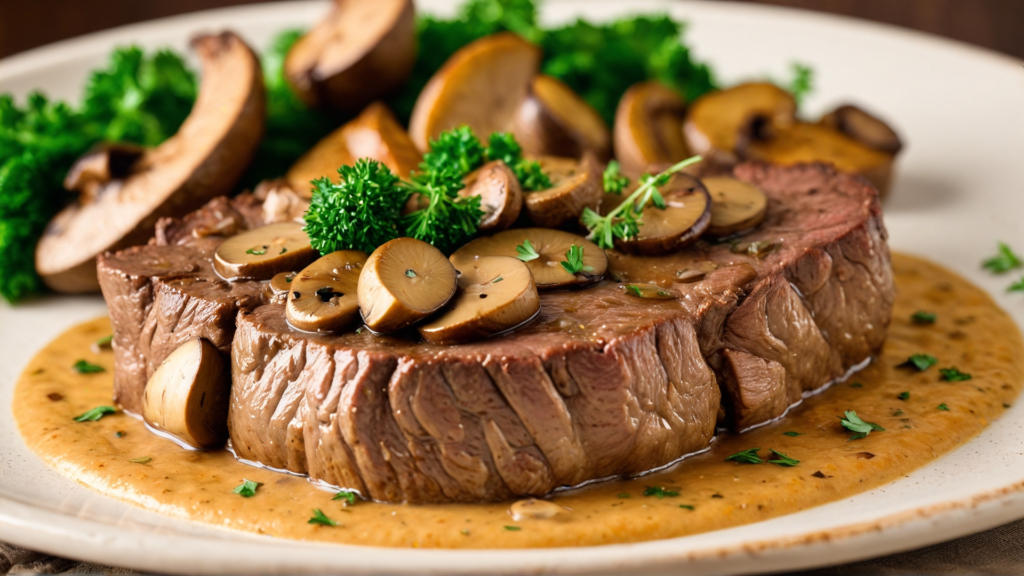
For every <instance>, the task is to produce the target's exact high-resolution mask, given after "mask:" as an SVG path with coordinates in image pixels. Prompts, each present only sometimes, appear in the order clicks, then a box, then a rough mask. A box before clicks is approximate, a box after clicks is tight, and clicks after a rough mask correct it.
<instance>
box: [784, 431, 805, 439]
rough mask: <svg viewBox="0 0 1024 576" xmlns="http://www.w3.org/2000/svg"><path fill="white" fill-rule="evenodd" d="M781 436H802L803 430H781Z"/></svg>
mask: <svg viewBox="0 0 1024 576" xmlns="http://www.w3.org/2000/svg"><path fill="white" fill-rule="evenodd" d="M782 435H783V436H789V437H790V438H796V437H797V436H803V435H804V433H803V432H783V433H782Z"/></svg>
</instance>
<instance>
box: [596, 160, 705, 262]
mask: <svg viewBox="0 0 1024 576" xmlns="http://www.w3.org/2000/svg"><path fill="white" fill-rule="evenodd" d="M701 160H703V158H701V157H700V156H693V157H692V158H687V159H686V160H683V161H682V162H679V163H677V164H675V165H673V166H671V167H670V168H668V169H667V170H665V171H664V172H662V173H661V174H658V175H656V176H651V175H649V174H648V175H645V176H644V177H642V178H641V179H640V186H638V187H637V189H636V190H634V191H633V193H632V194H630V195H629V196H628V197H627V198H626V199H625V200H623V201H622V203H621V204H619V205H618V206H616V207H615V208H614V209H613V210H612V211H611V212H609V213H608V214H607V215H605V216H601V215H600V214H598V213H597V212H594V211H593V210H591V209H590V208H589V207H588V208H584V209H583V218H582V219H583V225H584V226H586V227H587V229H588V230H590V235H589V236H588V238H589V239H591V240H593V241H594V242H595V243H597V245H598V246H600V247H601V248H605V249H611V248H614V247H615V239H616V238H619V239H622V240H626V239H629V238H635V237H636V236H637V235H639V234H640V226H641V225H642V224H643V222H642V221H641V218H642V217H643V211H644V207H646V206H647V204H648V203H651V204H654V206H655V207H656V208H661V209H664V208H665V199H664V198H663V197H662V195H661V192H660V191H659V190H658V188H659V187H661V186H664V185H665V184H668V182H669V180H670V179H671V178H672V175H673V174H675V173H676V172H679V171H681V170H682V169H684V168H686V167H687V166H692V165H693V164H696V163H697V162H700V161H701Z"/></svg>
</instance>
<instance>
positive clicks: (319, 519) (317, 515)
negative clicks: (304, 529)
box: [307, 508, 338, 526]
mask: <svg viewBox="0 0 1024 576" xmlns="http://www.w3.org/2000/svg"><path fill="white" fill-rule="evenodd" d="M307 524H319V525H320V526H337V525H338V523H337V522H335V521H334V520H331V519H330V518H328V517H327V516H326V515H324V513H323V512H321V511H320V509H319V508H314V509H313V517H312V518H310V519H309V522H307Z"/></svg>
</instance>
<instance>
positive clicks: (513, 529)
mask: <svg viewBox="0 0 1024 576" xmlns="http://www.w3.org/2000/svg"><path fill="white" fill-rule="evenodd" d="M505 530H508V531H509V532H518V531H520V530H522V528H521V527H519V526H505Z"/></svg>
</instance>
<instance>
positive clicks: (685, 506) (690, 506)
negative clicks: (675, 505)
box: [679, 504, 694, 510]
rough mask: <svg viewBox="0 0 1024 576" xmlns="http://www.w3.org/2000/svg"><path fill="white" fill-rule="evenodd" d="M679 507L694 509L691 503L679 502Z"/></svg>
mask: <svg viewBox="0 0 1024 576" xmlns="http://www.w3.org/2000/svg"><path fill="white" fill-rule="evenodd" d="M679 507H680V508H682V509H683V510H693V509H694V507H693V505H692V504H680V505H679Z"/></svg>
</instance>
